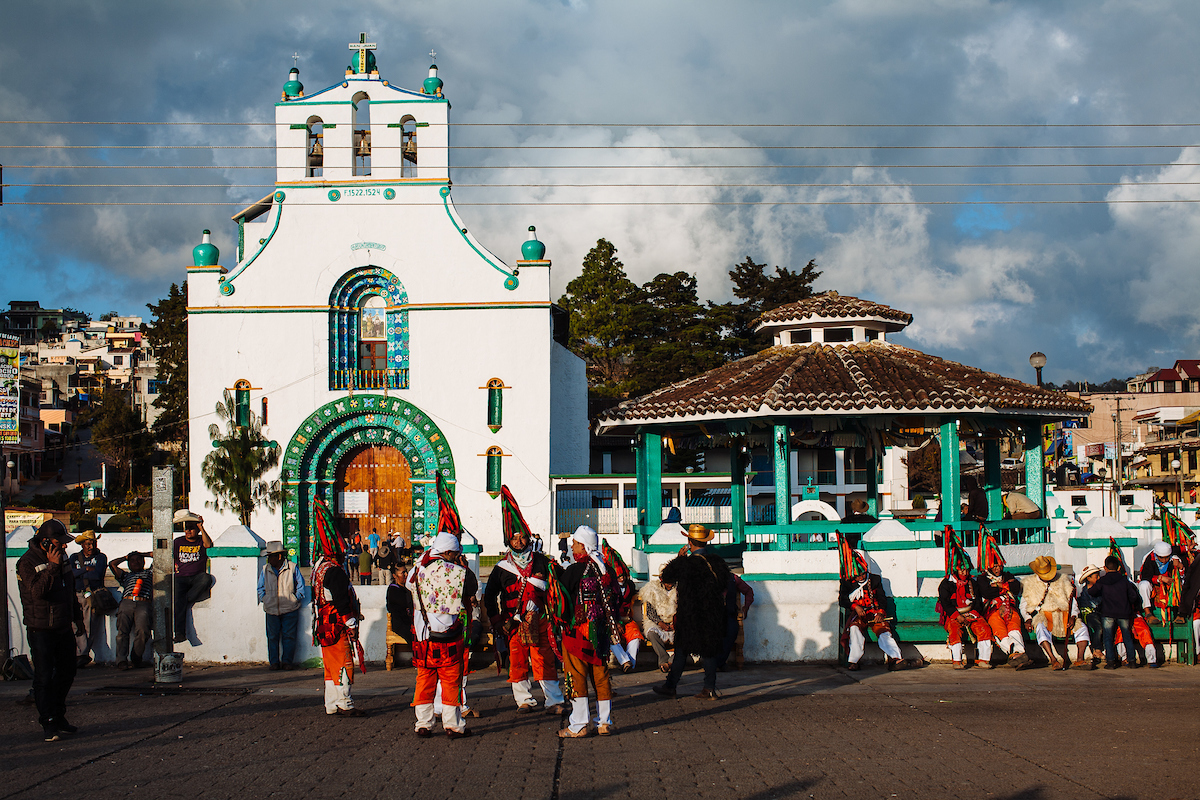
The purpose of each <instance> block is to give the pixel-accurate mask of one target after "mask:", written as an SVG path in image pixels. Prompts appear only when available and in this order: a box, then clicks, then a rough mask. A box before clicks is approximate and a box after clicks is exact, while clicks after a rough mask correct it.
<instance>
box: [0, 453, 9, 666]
mask: <svg viewBox="0 0 1200 800" xmlns="http://www.w3.org/2000/svg"><path fill="white" fill-rule="evenodd" d="M0 475H2V476H3V478H2V479H0V544H3V545H4V569H3V570H0V597H3V598H4V600H3V602H2V604H0V605H2V607H0V642H3V643H4V657H6V658H7V657H8V653H9V639H8V525H7V523H6V522H5V517H4V483H5V482H6V481H7V480H8V463H7V462H6V461H5V460H4V445H2V444H0Z"/></svg>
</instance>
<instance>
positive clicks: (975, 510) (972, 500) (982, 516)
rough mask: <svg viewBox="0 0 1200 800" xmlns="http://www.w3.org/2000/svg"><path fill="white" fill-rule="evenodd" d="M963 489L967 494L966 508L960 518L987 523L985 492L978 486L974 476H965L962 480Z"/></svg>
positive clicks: (987, 512)
mask: <svg viewBox="0 0 1200 800" xmlns="http://www.w3.org/2000/svg"><path fill="white" fill-rule="evenodd" d="M963 489H965V490H966V492H967V507H966V510H964V511H963V515H962V518H963V519H964V520H971V521H972V522H987V521H988V515H989V513H990V512H989V510H988V496H987V491H985V490H984V489H983V488H982V487H981V486H980V485H979V479H978V478H976V477H975V476H974V475H967V476H966V477H965V478H963Z"/></svg>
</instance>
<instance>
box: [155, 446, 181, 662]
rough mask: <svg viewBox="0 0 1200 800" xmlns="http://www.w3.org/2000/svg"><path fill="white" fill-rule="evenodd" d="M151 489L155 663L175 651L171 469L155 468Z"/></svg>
mask: <svg viewBox="0 0 1200 800" xmlns="http://www.w3.org/2000/svg"><path fill="white" fill-rule="evenodd" d="M151 484H152V486H153V488H152V492H153V497H152V503H153V512H152V514H153V528H154V534H153V535H154V623H153V625H154V655H155V664H156V667H155V670H154V672H155V678H156V679H157V677H158V669H157V662H158V659H161V658H162V657H163V656H165V655H168V654H170V653H172V652H173V651H174V649H175V642H174V640H175V632H174V630H173V629H172V623H173V619H174V618H173V616H172V614H171V596H172V594H173V593H174V588H175V558H174V553H173V552H172V545H173V544H174V542H173V541H172V536H171V530H172V523H171V518H172V517H173V516H174V514H175V469H174V467H155V468H154V476H153V478H152V480H151Z"/></svg>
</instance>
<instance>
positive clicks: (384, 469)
mask: <svg viewBox="0 0 1200 800" xmlns="http://www.w3.org/2000/svg"><path fill="white" fill-rule="evenodd" d="M335 491H336V492H337V498H338V527H339V528H340V529H341V531H342V534H343V535H347V536H359V535H361V536H363V537H366V536H369V535H370V533H371V530H372V529H375V530H376V531H377V532H378V533H379V535H380V537H384V538H386V537H388V536H390V535H391V534H392V533H394V532H399V533H400V534H401V535H402V536H403V537H404V541H405V543H406V544H408V543H411V541H412V473H411V472H410V471H409V468H408V462H407V461H406V460H405V458H404V455H403V453H401V452H400V451H399V450H397V449H396V448H394V447H388V446H380V445H365V446H363V447H361V448H359V449H357V450H352V451H350V452H349V453H348V454H347V456H346V458H345V460H343V462H342V463H341V464H340V465H338V480H337V484H336V487H335Z"/></svg>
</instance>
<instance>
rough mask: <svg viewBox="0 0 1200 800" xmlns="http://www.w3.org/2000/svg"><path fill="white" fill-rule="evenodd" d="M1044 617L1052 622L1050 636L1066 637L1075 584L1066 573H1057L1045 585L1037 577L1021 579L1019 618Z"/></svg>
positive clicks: (1072, 613)
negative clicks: (1052, 626)
mask: <svg viewBox="0 0 1200 800" xmlns="http://www.w3.org/2000/svg"><path fill="white" fill-rule="evenodd" d="M1039 613H1040V614H1043V615H1045V616H1044V617H1043V619H1046V618H1049V619H1051V620H1053V622H1054V629H1053V630H1052V631H1051V634H1052V635H1054V636H1060V637H1061V636H1066V634H1067V631H1066V630H1065V627H1064V626H1065V625H1066V620H1067V619H1068V618H1070V617H1073V616H1078V614H1076V613H1075V582H1074V580H1072V578H1071V576H1070V575H1068V574H1067V573H1065V572H1064V573H1059V574H1058V576H1056V577H1055V578H1054V580H1052V581H1050V582H1049V583H1047V582H1046V581H1044V580H1042V579H1041V578H1039V577H1038V576H1037V575H1024V576H1022V577H1021V616H1023V617H1024V618H1025V619H1030V618H1031V617H1033V616H1034V615H1035V614H1039Z"/></svg>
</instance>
